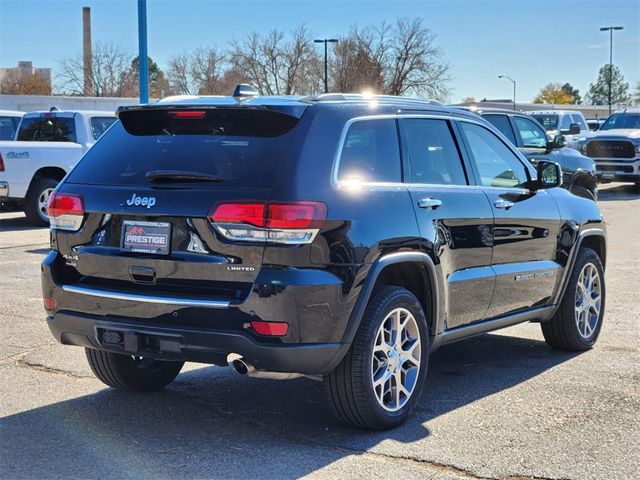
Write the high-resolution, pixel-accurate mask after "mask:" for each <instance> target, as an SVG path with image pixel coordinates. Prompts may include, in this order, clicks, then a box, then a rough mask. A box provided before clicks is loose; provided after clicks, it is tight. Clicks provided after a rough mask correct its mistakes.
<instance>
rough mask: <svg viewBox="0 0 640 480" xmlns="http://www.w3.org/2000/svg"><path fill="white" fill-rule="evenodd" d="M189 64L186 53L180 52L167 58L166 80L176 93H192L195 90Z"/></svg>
mask: <svg viewBox="0 0 640 480" xmlns="http://www.w3.org/2000/svg"><path fill="white" fill-rule="evenodd" d="M189 64H190V59H189V55H188V54H186V53H181V54H179V55H176V56H174V57H172V58H170V59H169V70H167V80H168V81H169V85H171V90H173V92H174V93H176V94H177V95H192V94H193V93H194V92H196V91H197V88H196V87H195V86H194V85H193V82H192V80H191V76H190V72H189Z"/></svg>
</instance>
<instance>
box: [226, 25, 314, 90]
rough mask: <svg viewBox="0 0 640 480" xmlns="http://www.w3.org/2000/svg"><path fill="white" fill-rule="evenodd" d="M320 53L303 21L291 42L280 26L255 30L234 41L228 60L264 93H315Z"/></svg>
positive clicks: (293, 34)
mask: <svg viewBox="0 0 640 480" xmlns="http://www.w3.org/2000/svg"><path fill="white" fill-rule="evenodd" d="M317 56H318V54H317V52H316V51H315V50H314V48H313V41H312V39H311V36H310V35H309V32H308V30H307V29H306V27H305V26H304V25H302V26H300V27H298V28H297V29H296V30H295V31H294V32H293V33H292V40H291V41H289V42H287V41H286V40H285V37H284V34H283V33H282V32H280V31H278V30H272V31H271V32H269V33H268V34H266V35H264V36H263V35H260V34H259V33H257V32H252V33H250V34H249V35H247V36H246V37H245V39H244V40H243V41H233V42H232V43H231V45H230V52H229V62H230V64H231V67H232V68H233V69H235V70H237V71H240V72H243V73H244V75H245V76H246V78H247V80H249V82H250V83H252V84H253V85H255V86H256V87H257V88H258V89H259V90H260V92H261V93H263V94H265V95H294V94H306V93H312V92H310V91H309V89H310V87H312V86H313V85H314V83H315V84H317V80H316V79H315V77H316V75H317V72H316V68H315V67H316V65H315V63H316V62H317Z"/></svg>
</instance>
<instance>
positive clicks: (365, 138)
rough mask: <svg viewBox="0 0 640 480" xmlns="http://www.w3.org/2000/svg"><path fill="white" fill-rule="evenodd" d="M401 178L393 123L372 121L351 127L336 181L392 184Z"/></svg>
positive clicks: (378, 120) (346, 138)
mask: <svg viewBox="0 0 640 480" xmlns="http://www.w3.org/2000/svg"><path fill="white" fill-rule="evenodd" d="M401 178H402V174H401V166H400V146H399V143H398V129H397V127H396V121H395V120H394V119H376V120H360V121H357V122H354V123H352V124H351V125H350V126H349V130H348V131H347V134H346V137H345V140H344V144H343V146H342V152H341V154H340V162H339V167H338V179H339V180H358V181H363V182H394V183H395V182H400V181H401Z"/></svg>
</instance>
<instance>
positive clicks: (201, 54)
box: [190, 48, 224, 95]
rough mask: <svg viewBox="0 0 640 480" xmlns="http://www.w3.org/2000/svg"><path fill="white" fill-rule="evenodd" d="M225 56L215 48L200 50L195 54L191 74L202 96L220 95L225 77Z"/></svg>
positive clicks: (191, 63) (191, 64) (192, 59)
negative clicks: (223, 76)
mask: <svg viewBox="0 0 640 480" xmlns="http://www.w3.org/2000/svg"><path fill="white" fill-rule="evenodd" d="M223 62H224V56H223V55H221V54H220V53H218V51H217V50H216V49H215V48H208V49H204V48H199V49H197V50H195V51H194V52H193V55H192V56H191V62H190V72H191V78H192V79H193V83H194V84H195V85H196V86H197V89H198V90H197V92H198V94H200V95H214V94H219V93H221V92H220V87H221V82H222V75H223Z"/></svg>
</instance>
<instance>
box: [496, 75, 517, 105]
mask: <svg viewBox="0 0 640 480" xmlns="http://www.w3.org/2000/svg"><path fill="white" fill-rule="evenodd" d="M498 78H506V79H507V80H509V81H510V82H511V83H513V109H514V110H515V109H516V81H515V80H514V79H513V78H511V77H510V76H509V75H498Z"/></svg>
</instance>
